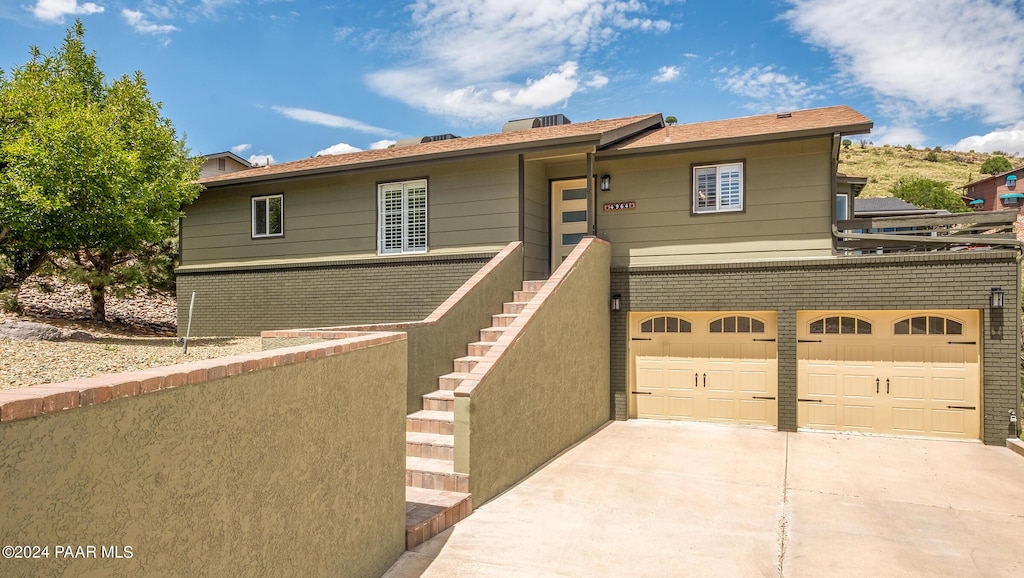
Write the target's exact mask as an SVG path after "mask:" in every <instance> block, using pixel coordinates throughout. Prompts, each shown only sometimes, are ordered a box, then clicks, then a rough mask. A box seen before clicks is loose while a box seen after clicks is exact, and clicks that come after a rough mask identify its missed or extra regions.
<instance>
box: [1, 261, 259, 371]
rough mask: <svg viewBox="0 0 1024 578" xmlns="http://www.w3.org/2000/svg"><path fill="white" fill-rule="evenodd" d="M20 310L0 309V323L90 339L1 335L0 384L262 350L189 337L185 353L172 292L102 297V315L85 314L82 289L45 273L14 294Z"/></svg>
mask: <svg viewBox="0 0 1024 578" xmlns="http://www.w3.org/2000/svg"><path fill="white" fill-rule="evenodd" d="M18 302H19V304H20V305H21V307H22V308H23V309H24V310H25V313H26V314H25V315H23V316H18V315H14V314H11V313H3V312H0V322H4V321H31V322H35V323H46V324H48V325H53V326H55V327H58V328H60V329H61V330H62V331H63V332H64V333H65V334H68V333H70V332H71V331H84V332H86V333H89V334H90V335H92V336H93V337H95V340H93V341H21V340H12V339H0V389H12V388H15V387H23V386H28V385H37V384H41V383H54V382H58V381H67V380H70V379H78V378H81V377H91V376H93V375H99V374H102V373H117V372H122V371H133V370H136V369H145V368H147V367H158V366H161V365H173V364H176V363H184V362H188V361H197V360H200V359H212V358H215V357H223V356H225V355H234V354H237V353H252V352H254V351H259V350H260V338H259V337H202V338H192V339H190V340H189V344H188V356H184V355H182V347H181V345H180V344H178V343H177V342H176V340H175V337H174V335H175V300H174V296H173V295H159V294H157V295H147V294H145V293H143V292H137V293H136V295H134V296H133V297H131V298H129V299H116V298H114V297H113V296H111V297H110V298H108V303H107V318H108V319H110V320H111V322H106V323H97V322H94V321H91V320H89V319H88V316H89V305H90V304H89V297H88V292H87V291H86V289H85V288H84V287H81V286H77V287H76V286H71V285H66V284H63V283H61V282H60V281H58V280H56V279H51V278H45V277H42V278H29V280H28V281H26V282H25V283H24V284H23V285H22V287H21V291H19V293H18Z"/></svg>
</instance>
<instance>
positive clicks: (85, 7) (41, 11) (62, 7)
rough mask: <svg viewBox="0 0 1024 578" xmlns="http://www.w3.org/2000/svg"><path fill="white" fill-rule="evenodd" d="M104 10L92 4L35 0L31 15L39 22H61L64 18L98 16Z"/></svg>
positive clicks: (62, 0) (69, 0)
mask: <svg viewBox="0 0 1024 578" xmlns="http://www.w3.org/2000/svg"><path fill="white" fill-rule="evenodd" d="M103 10H105V8H104V7H103V6H100V5H99V4H95V3H93V2H85V3H82V4H79V3H78V0H36V5H35V6H33V7H32V14H34V15H35V17H36V18H38V19H40V20H48V21H50V22H61V21H63V20H64V17H65V16H69V15H80V16H86V15H89V14H99V13H101V12H103Z"/></svg>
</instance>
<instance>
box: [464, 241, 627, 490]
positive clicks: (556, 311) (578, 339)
mask: <svg viewBox="0 0 1024 578" xmlns="http://www.w3.org/2000/svg"><path fill="white" fill-rule="evenodd" d="M592 241H593V242H591V243H590V246H589V247H588V249H587V250H586V252H585V253H583V255H582V256H581V258H580V260H579V262H577V263H576V265H575V267H574V268H573V269H572V270H571V271H570V272H569V273H568V274H567V276H566V277H565V278H564V279H563V281H562V283H561V284H560V285H559V286H558V287H557V288H556V289H555V290H554V291H553V292H552V293H551V295H550V296H549V297H548V299H547V300H546V301H544V303H543V305H541V306H540V308H539V309H538V310H537V311H536V312H535V313H534V315H533V316H532V318H531V319H530V320H529V321H527V325H526V326H525V327H524V328H523V329H522V332H521V333H520V334H519V337H518V339H516V340H515V341H514V342H513V343H511V344H510V345H509V346H508V347H507V349H506V350H505V352H504V354H503V355H502V356H501V357H500V358H499V359H498V360H497V362H496V363H495V364H494V365H493V366H492V367H491V369H490V371H489V372H488V374H487V376H486V378H485V379H482V380H481V381H480V382H479V384H478V385H477V386H476V387H475V389H474V390H473V391H472V395H471V396H470V397H456V410H455V416H456V417H455V419H456V424H455V427H456V454H457V455H456V469H457V470H458V471H463V470H462V469H460V465H461V466H465V464H466V458H468V472H469V487H470V492H471V493H472V494H473V503H474V505H480V504H483V503H485V502H487V500H489V499H491V498H492V497H494V496H495V495H497V494H498V493H500V492H501V491H503V490H505V489H506V488H508V487H509V486H511V485H512V484H514V483H516V482H518V481H519V480H521V479H522V478H524V477H525V476H527V475H529V473H530V472H532V471H533V470H535V469H536V468H537V467H539V466H541V465H542V464H544V462H546V461H547V460H549V459H551V458H552V457H554V456H555V455H557V454H558V453H559V452H560V451H562V450H564V449H565V448H567V447H569V446H570V445H572V444H573V443H575V442H577V441H579V440H580V439H582V438H583V437H584V436H586V435H587V434H589V433H590V432H592V431H594V430H595V429H596V428H597V427H599V426H600V425H601V424H603V423H605V422H606V421H608V415H609V400H608V391H609V377H608V366H609V308H608V286H609V265H610V262H611V246H610V245H608V244H607V243H605V242H601V241H597V240H596V239H593V240H592ZM570 258H571V257H570ZM467 420H468V423H467ZM460 421H461V423H460ZM467 433H468V441H469V443H468V452H467V449H466V444H465V440H466V434H467ZM460 453H462V455H461V456H460V455H458V454H460Z"/></svg>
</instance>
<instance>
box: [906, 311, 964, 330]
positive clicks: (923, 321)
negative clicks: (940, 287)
mask: <svg viewBox="0 0 1024 578" xmlns="http://www.w3.org/2000/svg"><path fill="white" fill-rule="evenodd" d="M893 333H895V334H896V335H963V333H964V324H963V322H962V321H957V320H956V319H950V318H948V317H940V316H937V315H915V316H914V317H907V318H906V319H901V320H899V321H897V322H896V323H894V324H893Z"/></svg>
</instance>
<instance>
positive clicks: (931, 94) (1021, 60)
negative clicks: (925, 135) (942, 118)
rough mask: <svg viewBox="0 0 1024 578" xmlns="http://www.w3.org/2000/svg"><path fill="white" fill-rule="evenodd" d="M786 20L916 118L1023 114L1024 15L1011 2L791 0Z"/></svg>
mask: <svg viewBox="0 0 1024 578" xmlns="http://www.w3.org/2000/svg"><path fill="white" fill-rule="evenodd" d="M789 2H790V4H792V6H793V8H792V9H791V10H790V11H788V12H786V13H785V14H783V16H782V18H783V19H784V20H786V21H788V22H789V24H790V26H791V27H792V28H793V30H795V31H796V32H798V33H799V34H801V35H803V37H804V39H805V40H806V41H807V42H809V43H811V44H814V45H816V46H820V47H823V48H825V49H826V50H828V51H829V52H830V53H831V54H832V55H833V57H834V58H835V61H836V65H837V66H838V68H839V70H840V72H841V74H842V75H843V76H844V77H845V78H846V82H847V83H849V82H851V81H852V82H853V83H856V84H859V85H862V86H865V87H867V88H869V89H871V90H873V91H874V92H875V93H876V94H877V95H878V97H879V98H880V99H882V98H884V99H899V100H902V101H907V102H909V103H911V104H912V105H913V107H914V109H915V110H916V111H918V112H917V113H916V114H917V115H919V116H920V115H922V114H939V115H943V114H948V113H952V112H980V113H981V114H982V116H983V117H984V118H985V120H987V121H988V122H992V123H1003V124H1006V123H1014V122H1017V121H1019V120H1021V118H1022V114H1024V112H1022V111H1024V74H1021V72H1022V71H1024V34H1021V33H1020V31H1021V29H1024V15H1022V14H1021V13H1020V12H1019V10H1020V9H1019V8H1015V6H1019V3H1016V4H1015V3H1014V2H1013V1H1011V0H949V1H944V2H935V1H934V0H902V1H900V2H864V1H863V0H789Z"/></svg>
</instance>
